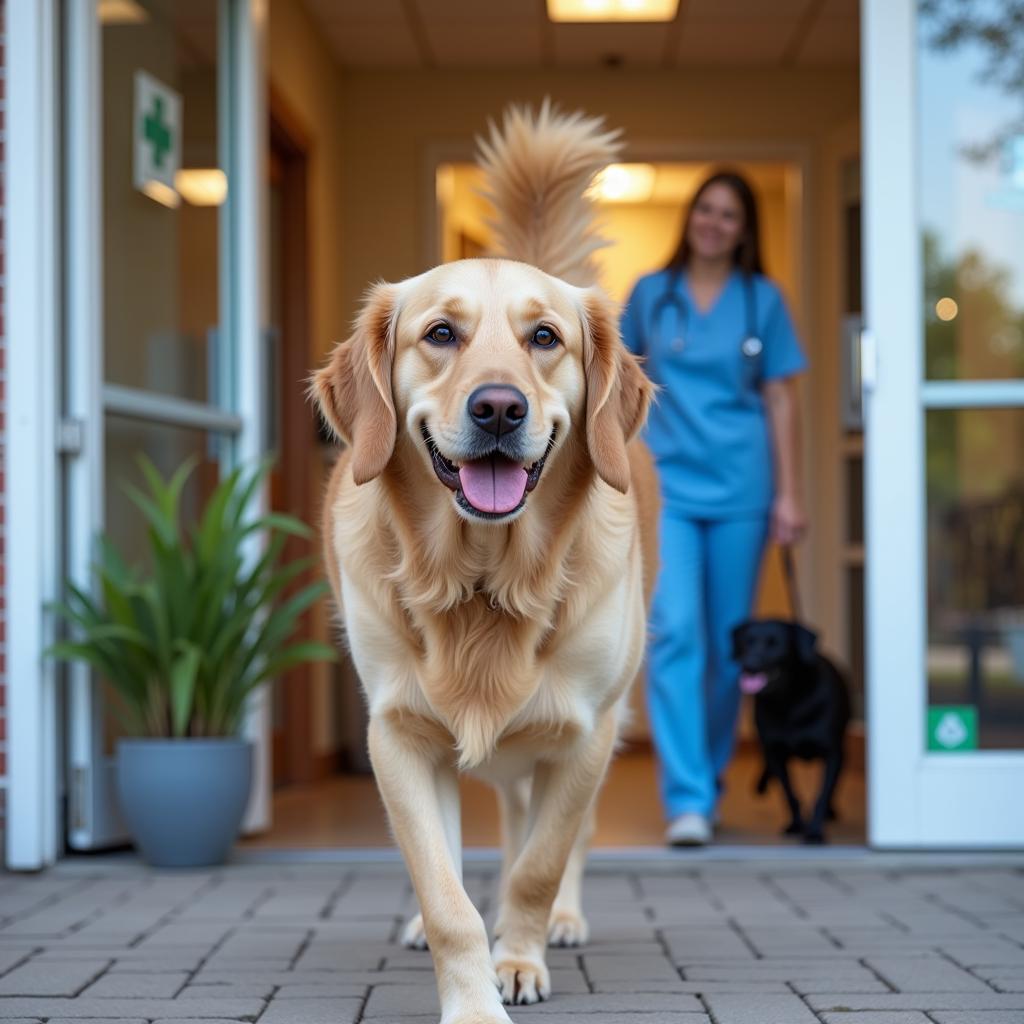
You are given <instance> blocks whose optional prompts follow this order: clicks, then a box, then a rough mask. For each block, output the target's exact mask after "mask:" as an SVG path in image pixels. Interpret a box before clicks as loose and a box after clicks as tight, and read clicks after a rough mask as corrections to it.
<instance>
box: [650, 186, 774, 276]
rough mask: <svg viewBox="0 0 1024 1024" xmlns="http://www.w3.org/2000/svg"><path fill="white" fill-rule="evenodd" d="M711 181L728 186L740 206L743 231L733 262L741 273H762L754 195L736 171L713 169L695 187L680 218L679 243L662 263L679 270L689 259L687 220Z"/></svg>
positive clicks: (686, 264)
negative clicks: (669, 256)
mask: <svg viewBox="0 0 1024 1024" xmlns="http://www.w3.org/2000/svg"><path fill="white" fill-rule="evenodd" d="M712 185H725V186H726V188H729V189H732V192H733V195H735V196H736V198H737V199H738V200H739V202H740V206H742V207H743V235H742V237H741V238H740V241H739V244H738V245H737V246H736V249H735V250H734V251H733V254H732V262H733V266H736V267H738V268H739V269H740V270H742V271H743V272H744V273H745V274H763V273H764V269H763V267H762V265H761V234H760V230H759V228H758V219H757V200H756V199H755V198H754V190H753V189H752V188H751V187H750V183H749V182H748V181H747V179H746V178H744V177H743V175H742V174H738V173H737V172H736V171H726V170H723V171H716V172H715V173H714V174H712V175H711V177H710V178H708V179H707V180H706V181H704V182H703V184H702V185H701V186H700V188H699V189H697V191H696V193H695V194H694V197H693V199H692V200H690V205H689V206H688V207H687V210H686V220H684V221H683V233H682V235H681V236H680V238H679V244H678V245H677V246H676V251H675V252H674V253H673V254H672V258H671V259H670V260H669V261H668V263H666V264H665V269H666V270H682V269H684V268H685V267H687V266H688V265H689V263H690V258H691V256H692V253H691V252H690V242H689V236H690V220H691V218H692V217H693V210H694V207H696V205H697V203H699V202H700V197H701V196H702V195H704V193H705V192H706V191H707V190H708V189H709V188H711V186H712Z"/></svg>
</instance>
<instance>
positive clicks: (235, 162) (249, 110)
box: [221, 0, 272, 832]
mask: <svg viewBox="0 0 1024 1024" xmlns="http://www.w3.org/2000/svg"><path fill="white" fill-rule="evenodd" d="M221 10H222V12H224V14H222V22H221V24H222V27H223V28H225V29H226V30H227V31H228V32H230V33H231V36H230V38H231V44H232V45H231V58H232V59H231V60H230V61H228V62H226V64H227V72H228V75H229V76H230V82H229V88H230V89H231V93H230V95H231V96H232V97H233V99H234V103H233V104H232V103H229V102H226V103H223V104H222V105H221V108H222V110H225V111H229V110H232V108H233V110H234V113H235V118H234V123H233V124H230V125H229V126H228V130H227V131H225V132H221V138H223V139H228V140H230V141H229V146H230V152H229V153H228V154H227V156H228V158H229V162H227V164H226V166H227V167H228V168H229V170H228V180H229V181H230V182H231V188H232V190H233V191H234V199H233V200H229V204H230V205H229V209H230V211H231V213H230V216H231V222H230V228H229V230H230V231H231V233H232V248H233V250H234V256H235V275H234V279H233V280H232V279H231V278H230V277H228V276H226V275H227V274H228V272H229V268H228V264H227V262H226V261H225V262H222V265H221V277H222V280H224V281H228V282H229V285H228V288H227V289H225V292H226V294H227V296H228V302H229V304H230V308H225V309H224V311H223V318H224V323H225V324H230V325H231V327H232V329H229V330H228V332H227V335H228V337H233V338H235V339H236V342H237V345H238V353H237V358H236V362H235V365H236V366H237V367H238V375H239V376H238V385H237V390H236V392H235V395H236V399H237V400H236V404H235V405H234V411H235V413H236V414H237V415H238V416H240V417H241V419H242V422H243V424H244V426H243V428H242V431H241V433H240V434H239V435H238V437H237V440H236V445H235V456H236V459H237V460H238V461H239V462H241V463H242V464H244V465H249V466H252V465H254V464H255V463H256V462H258V461H259V460H260V459H261V458H263V457H264V456H265V454H266V445H265V438H266V411H267V409H268V408H270V403H269V402H268V400H267V397H268V391H267V385H268V382H267V380H266V363H267V360H266V358H265V348H264V332H263V325H264V324H266V323H267V322H268V313H269V304H268V302H267V282H268V279H269V275H268V270H267V244H266V237H267V236H266V224H267V215H266V213H267V206H268V200H267V174H266V154H267V145H268V141H267V104H266V91H267V75H266V38H267V25H268V21H269V12H268V6H267V0H229V2H228V3H227V4H224V3H222V7H221ZM226 234H227V233H226V232H225V235H226ZM222 251H223V250H222ZM258 500H259V501H260V502H262V503H264V504H265V503H266V501H267V494H266V489H265V488H264V489H263V492H262V493H261V494H260V496H259V499H258ZM270 710H271V704H270V691H269V688H268V687H267V686H264V687H261V688H260V690H259V691H258V692H257V693H255V694H254V695H253V697H252V699H251V701H250V703H249V710H248V713H247V715H246V721H245V725H244V728H243V732H244V734H245V736H246V738H248V739H250V740H252V742H253V746H254V758H253V784H252V791H251V795H250V798H249V807H248V809H247V810H246V814H245V819H244V821H243V823H242V828H243V830H244V831H245V832H254V831H260V830H263V829H267V828H269V827H270V820H271V798H270V797H271V793H270V791H271V778H272V769H271V743H270V731H271V720H270Z"/></svg>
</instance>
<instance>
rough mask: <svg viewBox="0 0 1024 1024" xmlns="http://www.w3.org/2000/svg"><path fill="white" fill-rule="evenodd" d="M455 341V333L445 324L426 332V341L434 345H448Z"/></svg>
mask: <svg viewBox="0 0 1024 1024" xmlns="http://www.w3.org/2000/svg"><path fill="white" fill-rule="evenodd" d="M454 340H455V332H454V331H453V330H452V329H451V328H450V327H449V326H448V325H447V324H438V325H437V326H436V327H431V329H430V330H429V331H427V341H432V342H433V343H434V344H435V345H450V344H451V343H452V342H453V341H454Z"/></svg>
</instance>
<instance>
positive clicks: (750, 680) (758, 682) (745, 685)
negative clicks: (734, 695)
mask: <svg viewBox="0 0 1024 1024" xmlns="http://www.w3.org/2000/svg"><path fill="white" fill-rule="evenodd" d="M767 685H768V677H767V676H766V675H765V674H764V673H763V672H744V673H743V675H741V676H740V689H741V690H742V691H743V692H744V693H749V694H751V695H753V694H755V693H760V692H761V691H762V690H763V689H764V688H765V686H767Z"/></svg>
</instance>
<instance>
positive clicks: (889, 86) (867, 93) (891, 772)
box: [861, 0, 925, 846]
mask: <svg viewBox="0 0 1024 1024" xmlns="http://www.w3.org/2000/svg"><path fill="white" fill-rule="evenodd" d="M861 20H862V32H861V38H862V40H863V43H862V53H863V57H862V60H861V81H862V97H863V99H862V107H863V112H864V122H863V123H864V172H863V173H864V211H865V212H864V309H865V318H866V322H867V325H868V327H869V328H870V330H871V331H872V332H873V334H874V335H875V337H876V339H877V340H876V344H877V353H878V356H877V359H878V376H877V380H876V381H875V383H874V386H873V388H872V390H871V391H870V392H869V393H868V394H867V395H865V403H864V414H865V429H864V437H865V440H864V454H865V459H864V490H865V543H866V550H867V566H866V568H865V580H864V584H865V585H864V594H865V603H866V609H865V626H866V657H865V663H866V668H867V672H866V675H867V735H868V838H869V841H870V843H871V845H872V846H901V845H906V844H908V843H911V842H913V839H912V837H916V836H917V835H918V834H919V832H920V830H919V828H918V814H919V813H920V801H919V800H918V793H917V786H916V783H915V775H916V772H917V770H918V766H919V762H920V760H921V756H922V751H923V750H924V745H925V744H924V707H925V694H924V687H925V666H924V650H925V622H924V612H923V609H924V600H923V588H924V581H925V562H924V544H923V538H922V533H923V523H924V481H923V474H920V475H919V476H911V477H910V478H908V477H907V476H905V475H904V467H907V466H918V467H920V466H922V465H923V463H922V458H923V449H924V436H923V422H922V414H921V407H920V403H919V400H918V393H919V387H920V380H921V347H922V346H921V323H920V317H919V316H918V310H917V306H916V304H915V303H914V302H913V301H911V300H909V299H908V293H907V289H908V287H909V288H910V289H911V292H910V294H912V295H920V294H921V291H920V284H921V254H920V245H919V240H918V237H917V231H916V223H917V218H916V216H915V215H914V213H913V212H912V211H916V210H917V197H916V196H915V195H914V193H913V181H914V173H913V170H914V160H915V144H916V140H917V133H916V131H915V109H914V108H915V97H916V62H915V61H914V60H913V59H911V55H912V54H914V53H915V45H914V26H915V18H914V10H913V4H912V3H911V0H895V2H894V0H864V2H863V3H862V5H861ZM883 239H884V244H883V242H882V240H883ZM881 495H886V496H887V500H885V501H882V500H879V496H881ZM886 566H888V567H889V570H890V571H884V567H886ZM895 566H898V567H899V568H898V571H892V569H893V567H895ZM883 688H884V689H885V690H886V692H885V693H884V696H883V693H882V691H883Z"/></svg>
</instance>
